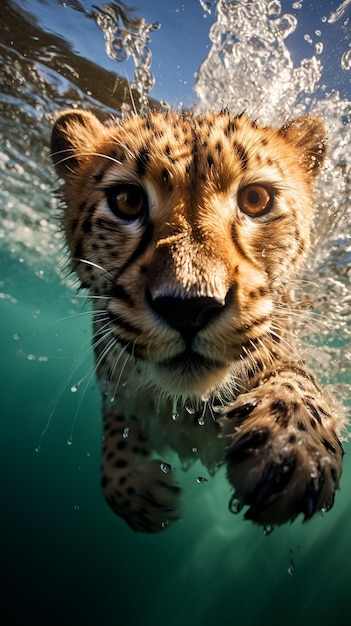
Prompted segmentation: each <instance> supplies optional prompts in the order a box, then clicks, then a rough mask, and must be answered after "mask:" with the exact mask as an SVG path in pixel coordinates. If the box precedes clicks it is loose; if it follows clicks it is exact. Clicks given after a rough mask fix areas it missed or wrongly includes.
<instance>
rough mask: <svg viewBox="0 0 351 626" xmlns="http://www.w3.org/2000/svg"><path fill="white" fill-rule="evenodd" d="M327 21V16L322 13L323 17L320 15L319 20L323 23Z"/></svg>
mask: <svg viewBox="0 0 351 626" xmlns="http://www.w3.org/2000/svg"><path fill="white" fill-rule="evenodd" d="M326 21H327V18H326V16H325V15H323V17H321V22H323V23H325V22H326Z"/></svg>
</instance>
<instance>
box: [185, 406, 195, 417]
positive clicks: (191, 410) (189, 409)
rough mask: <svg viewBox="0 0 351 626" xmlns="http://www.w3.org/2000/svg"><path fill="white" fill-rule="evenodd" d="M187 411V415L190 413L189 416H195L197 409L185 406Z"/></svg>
mask: <svg viewBox="0 0 351 626" xmlns="http://www.w3.org/2000/svg"><path fill="white" fill-rule="evenodd" d="M185 410H186V412H187V413H189V415H194V414H195V409H194V407H193V406H188V405H186V406H185Z"/></svg>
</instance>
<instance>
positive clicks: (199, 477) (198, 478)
mask: <svg viewBox="0 0 351 626" xmlns="http://www.w3.org/2000/svg"><path fill="white" fill-rule="evenodd" d="M196 482H197V483H199V485H200V484H202V483H207V482H208V480H207V478H204V477H203V476H198V477H197V479H196Z"/></svg>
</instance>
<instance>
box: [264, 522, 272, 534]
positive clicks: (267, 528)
mask: <svg viewBox="0 0 351 626" xmlns="http://www.w3.org/2000/svg"><path fill="white" fill-rule="evenodd" d="M273 530H274V526H270V525H269V524H267V525H266V526H264V527H263V534H264V535H266V536H268V535H271V534H272V532H273Z"/></svg>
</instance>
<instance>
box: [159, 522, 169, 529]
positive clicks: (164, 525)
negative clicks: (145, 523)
mask: <svg viewBox="0 0 351 626" xmlns="http://www.w3.org/2000/svg"><path fill="white" fill-rule="evenodd" d="M168 524H169V522H167V521H165V522H162V524H161V526H162V528H167V526H168Z"/></svg>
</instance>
